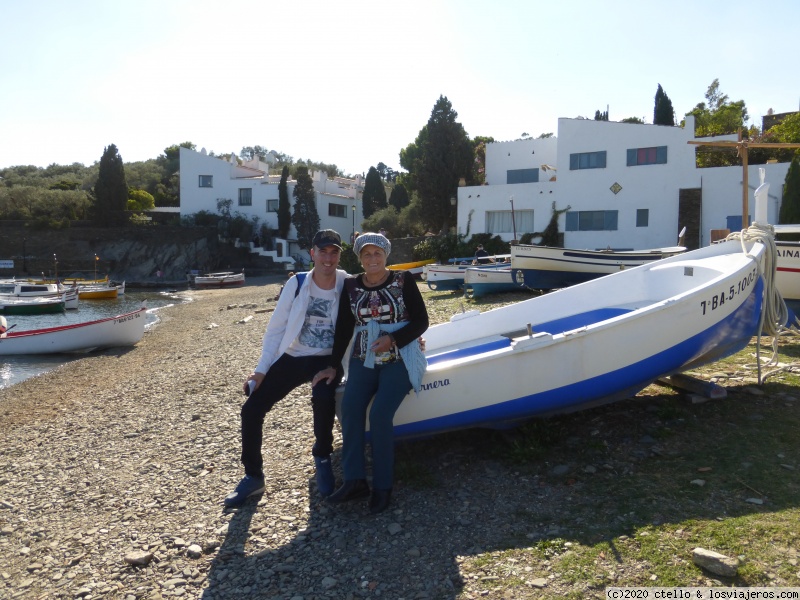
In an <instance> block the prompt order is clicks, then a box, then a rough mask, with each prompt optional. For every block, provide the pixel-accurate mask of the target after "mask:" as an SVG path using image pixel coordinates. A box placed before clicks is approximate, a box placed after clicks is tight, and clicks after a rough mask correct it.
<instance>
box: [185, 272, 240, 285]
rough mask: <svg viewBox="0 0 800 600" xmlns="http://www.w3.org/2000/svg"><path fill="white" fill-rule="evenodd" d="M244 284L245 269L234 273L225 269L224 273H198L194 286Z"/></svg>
mask: <svg viewBox="0 0 800 600" xmlns="http://www.w3.org/2000/svg"><path fill="white" fill-rule="evenodd" d="M237 285H244V271H242V272H241V273H233V272H230V271H225V272H222V273H208V274H206V275H198V276H197V277H195V278H194V286H195V287H197V288H221V287H234V286H237Z"/></svg>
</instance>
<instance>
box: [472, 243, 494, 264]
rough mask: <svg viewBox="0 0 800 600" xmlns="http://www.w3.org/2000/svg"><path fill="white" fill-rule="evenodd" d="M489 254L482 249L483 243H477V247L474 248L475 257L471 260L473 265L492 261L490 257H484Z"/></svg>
mask: <svg viewBox="0 0 800 600" xmlns="http://www.w3.org/2000/svg"><path fill="white" fill-rule="evenodd" d="M487 256H489V253H488V252H487V251H486V250H484V249H483V244H478V248H477V249H476V250H475V258H474V259H473V261H472V264H473V265H485V264H487V263H490V262H492V261H491V259H489V258H486V257H487Z"/></svg>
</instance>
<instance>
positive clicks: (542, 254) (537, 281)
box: [511, 244, 686, 290]
mask: <svg viewBox="0 0 800 600" xmlns="http://www.w3.org/2000/svg"><path fill="white" fill-rule="evenodd" d="M682 252H686V248H684V247H683V246H671V247H669V248H654V249H648V250H612V249H610V248H609V249H606V250H576V249H573V248H554V247H552V246H534V245H526V244H519V245H514V246H511V270H512V271H513V273H514V279H515V280H516V282H517V283H519V284H520V285H524V286H525V287H529V288H531V289H534V290H554V289H558V288H563V287H567V286H570V285H575V284H576V283H583V282H584V281H589V280H591V279H595V278H597V277H602V276H603V275H608V274H610V273H616V272H617V271H622V270H624V269H630V268H632V267H638V266H639V265H644V264H647V263H651V262H654V261H657V260H661V259H662V258H668V257H670V256H675V255H676V254H681V253H682Z"/></svg>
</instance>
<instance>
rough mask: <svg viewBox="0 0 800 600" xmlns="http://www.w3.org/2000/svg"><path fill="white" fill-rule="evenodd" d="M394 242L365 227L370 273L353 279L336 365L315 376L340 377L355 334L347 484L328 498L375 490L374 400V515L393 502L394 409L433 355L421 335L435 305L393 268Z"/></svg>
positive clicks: (360, 250)
mask: <svg viewBox="0 0 800 600" xmlns="http://www.w3.org/2000/svg"><path fill="white" fill-rule="evenodd" d="M391 248H392V245H391V243H390V242H389V240H388V239H386V237H385V236H382V235H381V234H379V233H364V234H362V235H360V236H358V238H356V241H355V244H354V246H353V249H354V250H355V253H356V254H357V255H358V258H359V260H360V262H361V266H362V267H363V268H364V272H363V273H362V274H361V275H357V276H356V277H353V278H350V279H347V280H346V281H345V283H344V292H343V297H342V301H341V302H340V303H339V314H338V317H337V320H336V332H335V337H334V342H333V354H332V358H331V360H332V366H331V367H329V368H327V369H325V370H324V371H320V372H319V373H318V374H317V375H316V376H315V377H314V380H313V381H312V384H316V383H317V382H318V381H320V380H321V379H327V380H329V381H331V380H333V379H334V378H335V376H336V373H337V371H339V370H340V369H341V364H342V359H343V357H344V354H345V352H346V350H347V347H348V345H349V343H350V338H351V337H353V333H354V332H355V337H354V339H353V351H352V354H351V356H350V360H349V369H348V375H347V385H346V387H345V390H344V397H343V398H342V438H343V442H342V465H343V470H344V484H343V485H342V486H341V487H340V488H339V489H338V490H336V491H335V492H334V493H333V495H331V496H329V497H328V499H327V500H328V502H330V503H332V504H339V503H342V502H347V501H350V500H357V499H359V498H365V497H367V496H368V495H370V489H369V486H368V485H367V480H366V465H365V460H364V445H365V430H366V419H367V407H368V405H369V403H370V400H372V399H373V395H374V396H375V398H374V401H373V402H372V408H371V409H370V411H369V429H370V435H371V443H370V445H371V447H372V495H371V497H370V501H369V509H370V512H371V513H372V514H377V513H380V512H383V511H384V510H386V509H387V508H388V507H389V502H390V499H391V494H392V480H393V471H394V434H393V427H394V424H393V419H394V414H395V412H397V409H398V408H399V407H400V403H401V402H402V401H403V398H405V397H406V395H407V394H408V392H409V391H410V390H411V389H412V388H414V389H415V390H417V391H419V387H420V384H421V382H422V376H423V375H424V373H425V356H424V355H423V353H422V350H421V349H420V345H419V344H418V343H417V338H418V337H419V336H420V335H422V333H423V332H424V331H425V330H426V329H427V328H428V311H427V310H426V309H425V302H424V301H423V300H422V294H420V292H419V288H418V287H417V284H416V283H415V282H414V278H413V277H412V276H411V275H410V274H409V273H407V272H405V271H391V270H389V269H387V268H386V259H387V257H388V256H389V252H391Z"/></svg>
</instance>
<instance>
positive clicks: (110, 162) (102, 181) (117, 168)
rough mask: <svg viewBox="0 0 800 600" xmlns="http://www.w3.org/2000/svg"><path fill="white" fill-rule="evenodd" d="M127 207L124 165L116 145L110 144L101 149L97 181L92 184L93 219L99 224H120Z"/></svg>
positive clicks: (126, 184) (124, 216)
mask: <svg viewBox="0 0 800 600" xmlns="http://www.w3.org/2000/svg"><path fill="white" fill-rule="evenodd" d="M127 208H128V182H127V181H126V179H125V166H124V164H123V163H122V157H121V156H120V155H119V152H118V151H117V147H116V146H115V145H114V144H111V145H110V146H108V147H107V148H105V150H104V151H103V156H102V157H101V158H100V169H99V172H98V175H97V182H96V183H95V184H94V206H93V207H92V209H93V211H92V214H93V216H94V220H95V221H97V223H99V224H101V225H106V226H108V225H112V226H113V225H122V224H123V223H124V222H125V220H126V218H127V217H126V215H125V210H126V209H127Z"/></svg>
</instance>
